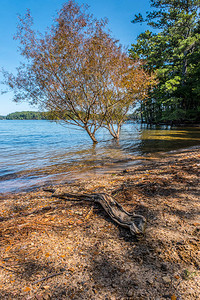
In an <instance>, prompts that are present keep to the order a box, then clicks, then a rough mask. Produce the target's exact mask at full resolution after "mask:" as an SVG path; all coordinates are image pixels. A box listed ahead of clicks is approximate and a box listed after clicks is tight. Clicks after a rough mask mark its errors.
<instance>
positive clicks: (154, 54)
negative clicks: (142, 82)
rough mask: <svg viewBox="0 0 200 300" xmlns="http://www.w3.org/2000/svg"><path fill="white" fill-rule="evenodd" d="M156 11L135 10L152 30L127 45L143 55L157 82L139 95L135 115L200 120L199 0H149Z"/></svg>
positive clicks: (173, 120) (166, 120)
mask: <svg viewBox="0 0 200 300" xmlns="http://www.w3.org/2000/svg"><path fill="white" fill-rule="evenodd" d="M150 2H151V7H152V11H151V12H147V13H146V16H142V14H140V13H139V14H137V15H135V17H134V19H133V20H132V23H133V24H135V23H143V22H146V23H147V24H148V25H149V26H150V28H151V29H152V31H151V30H146V31H145V32H143V33H141V34H140V35H139V36H138V39H137V42H136V43H135V44H132V47H131V49H130V50H129V53H130V56H131V57H132V58H133V59H141V60H143V62H144V64H143V67H144V69H145V70H146V71H148V72H150V73H154V74H155V76H156V79H157V84H156V86H154V87H153V88H151V89H149V93H148V97H147V98H146V99H145V100H142V101H140V108H138V109H137V111H136V112H135V115H136V116H138V117H140V118H141V120H142V122H145V123H148V124H162V123H164V124H171V125H172V124H187V123H189V124H191V123H199V122H200V20H199V15H200V2H199V1H198V0H150Z"/></svg>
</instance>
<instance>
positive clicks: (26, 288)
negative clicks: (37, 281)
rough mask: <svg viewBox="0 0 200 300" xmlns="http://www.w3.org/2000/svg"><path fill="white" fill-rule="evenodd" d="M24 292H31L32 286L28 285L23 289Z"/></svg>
mask: <svg viewBox="0 0 200 300" xmlns="http://www.w3.org/2000/svg"><path fill="white" fill-rule="evenodd" d="M23 291H24V292H30V291H31V288H30V287H28V286H26V287H25V288H24V289H23Z"/></svg>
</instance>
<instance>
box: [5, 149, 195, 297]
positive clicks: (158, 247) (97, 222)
mask: <svg viewBox="0 0 200 300" xmlns="http://www.w3.org/2000/svg"><path fill="white" fill-rule="evenodd" d="M199 170H200V151H199V148H191V149H189V150H185V151H182V152H180V153H176V152H170V153H168V155H165V156H163V157H162V158H159V157H149V158H147V159H146V161H145V162H144V163H143V164H142V165H135V166H132V167H130V168H128V169H125V170H123V171H120V172H119V171H117V172H116V171H114V172H113V173H110V174H107V175H103V174H102V175H100V174H99V175H95V176H93V177H92V178H91V177H88V178H84V179H79V180H76V181H74V183H72V184H70V185H64V186H56V189H57V193H60V192H62V191H66V192H70V193H82V192H87V193H90V192H91V193H93V192H106V193H108V194H112V195H113V196H114V197H115V198H116V200H117V201H118V202H119V203H121V204H122V205H123V207H124V208H125V209H126V210H128V211H130V212H131V211H135V212H137V213H140V214H143V215H144V216H145V217H146V218H147V220H148V222H147V229H146V233H145V235H144V237H142V238H140V239H137V238H136V237H134V236H132V235H131V234H130V232H129V231H128V230H127V229H124V228H120V227H119V226H118V225H116V224H115V223H113V222H112V220H111V219H110V218H109V216H107V215H106V213H105V212H104V210H103V209H102V208H101V207H100V206H98V204H91V203H87V202H84V201H80V202H76V203H74V202H66V201H65V200H61V199H59V198H52V197H51V193H50V192H46V191H43V190H42V189H38V190H35V191H31V192H26V193H18V194H10V195H2V196H1V197H0V201H1V207H0V211H1V213H0V255H1V261H0V299H38V300H40V299H98V300H99V299H113V300H114V299H120V300H121V299H134V300H135V299H136V300H137V299H144V300H146V299H155V300H159V299H160V300H161V299H172V300H175V299H179V300H181V299H185V300H186V299H187V300H189V299H190V300H191V299H200V203H199V198H200V197H199V196H200V185H199V182H200V180H199V174H200V171H199Z"/></svg>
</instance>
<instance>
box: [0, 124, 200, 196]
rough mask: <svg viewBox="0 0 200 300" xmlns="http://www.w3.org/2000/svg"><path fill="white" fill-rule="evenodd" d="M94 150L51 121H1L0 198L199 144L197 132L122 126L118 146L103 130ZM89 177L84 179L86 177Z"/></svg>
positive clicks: (74, 133) (85, 140)
mask: <svg viewBox="0 0 200 300" xmlns="http://www.w3.org/2000/svg"><path fill="white" fill-rule="evenodd" d="M97 139H98V141H99V143H98V144H97V145H95V146H94V145H93V143H92V141H91V140H90V138H89V136H88V135H87V133H86V132H84V131H81V130H80V129H76V128H74V127H72V126H71V127H70V126H62V125H61V124H58V123H54V122H49V121H36V120H1V121H0V193H5V192H15V191H22V190H26V189H29V188H32V187H36V186H41V185H44V184H53V183H63V182H66V181H70V180H73V179H75V178H77V177H78V176H80V174H87V172H88V171H90V173H91V172H106V171H107V170H108V169H111V168H112V170H113V169H114V168H116V169H117V168H126V167H127V165H130V164H134V163H139V162H140V161H141V157H145V156H148V155H158V154H161V153H162V152H166V151H173V150H179V149H184V148H188V147H191V146H198V145H200V128H199V127H193V128H173V129H172V130H170V129H169V128H168V127H166V126H164V127H160V128H151V129H150V128H147V127H145V126H144V125H143V126H141V125H140V124H134V123H126V124H124V125H123V126H122V130H121V137H120V140H119V142H116V141H113V140H112V139H111V137H110V135H109V133H108V132H107V131H106V130H103V129H102V130H100V131H99V132H98V133H97ZM84 176H87V175H84Z"/></svg>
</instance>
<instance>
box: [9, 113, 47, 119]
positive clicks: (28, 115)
mask: <svg viewBox="0 0 200 300" xmlns="http://www.w3.org/2000/svg"><path fill="white" fill-rule="evenodd" d="M5 118H6V119H7V120H46V119H48V114H47V113H44V112H36V111H21V112H14V113H10V114H8V115H7V116H6V117H5Z"/></svg>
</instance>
